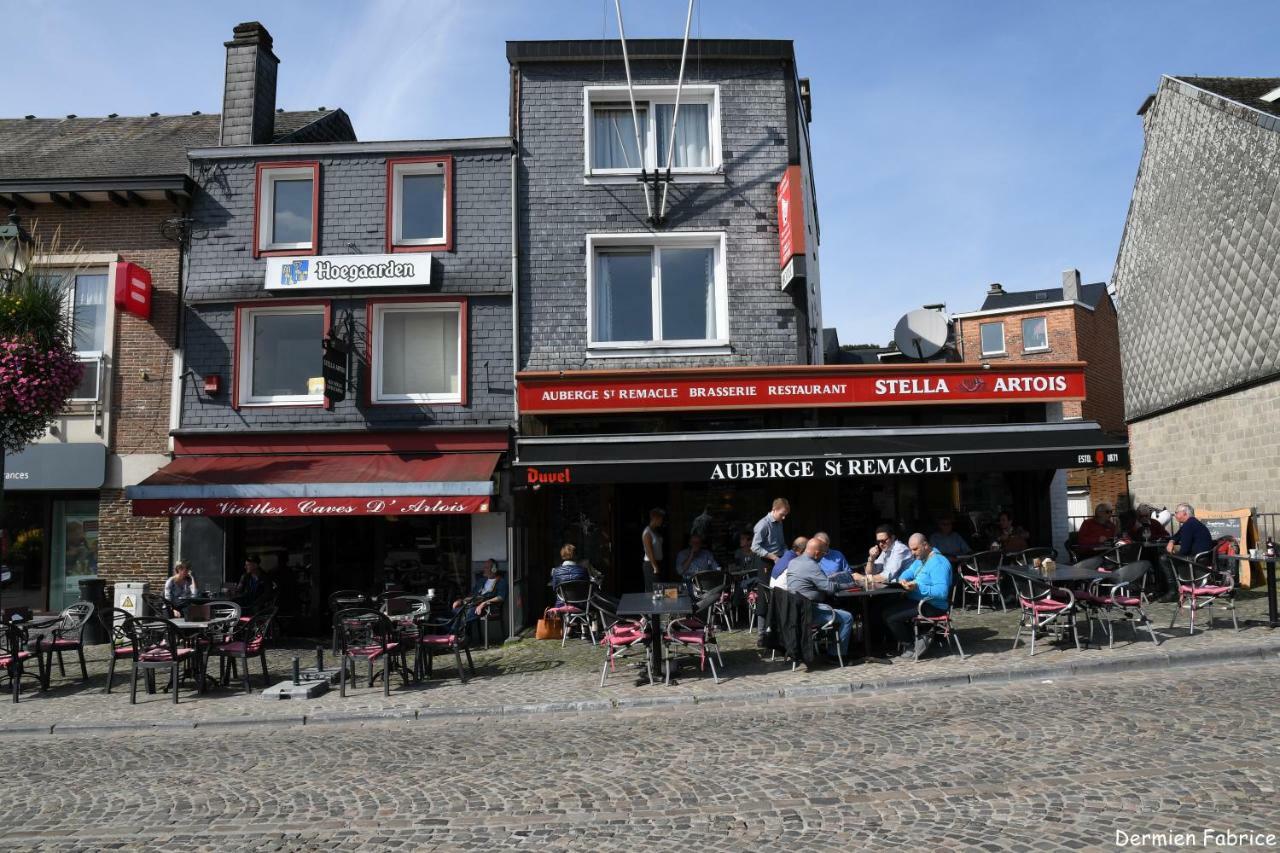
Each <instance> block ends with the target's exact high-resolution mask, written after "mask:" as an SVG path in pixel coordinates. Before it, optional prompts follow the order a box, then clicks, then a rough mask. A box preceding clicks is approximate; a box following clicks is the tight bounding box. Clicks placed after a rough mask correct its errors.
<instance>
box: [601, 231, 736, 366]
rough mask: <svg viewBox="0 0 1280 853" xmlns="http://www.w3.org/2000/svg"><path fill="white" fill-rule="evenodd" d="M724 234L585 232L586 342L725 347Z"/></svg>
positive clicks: (635, 346)
mask: <svg viewBox="0 0 1280 853" xmlns="http://www.w3.org/2000/svg"><path fill="white" fill-rule="evenodd" d="M727 290H728V288H727V285H726V277H725V235H724V234H723V233H722V232H712V233H688V232H686V233H674V234H660V235H658V234H589V235H587V329H588V346H589V347H590V348H592V349H595V350H599V351H604V350H611V349H612V350H643V349H650V348H652V349H661V350H667V349H671V348H693V349H698V348H708V347H727V346H728V344H729V298H728V293H727Z"/></svg>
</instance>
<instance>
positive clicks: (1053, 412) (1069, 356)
mask: <svg viewBox="0 0 1280 853" xmlns="http://www.w3.org/2000/svg"><path fill="white" fill-rule="evenodd" d="M954 319H955V321H956V324H957V328H956V338H957V350H958V352H959V355H960V358H961V359H962V360H964V361H968V362H980V363H986V364H998V363H1004V362H1026V363H1036V362H1054V361H1080V362H1084V363H1085V368H1084V375H1085V383H1086V387H1087V389H1088V394H1087V396H1086V397H1085V399H1084V400H1081V401H1076V402H1064V403H1060V404H1056V405H1051V406H1049V412H1048V418H1049V419H1050V420H1063V421H1070V420H1079V419H1084V420H1087V421H1093V422H1095V423H1097V424H1098V425H1099V426H1100V427H1101V428H1102V429H1103V430H1104V431H1106V432H1107V433H1110V434H1112V435H1114V436H1116V437H1118V438H1123V436H1124V434H1125V424H1124V400H1123V395H1122V384H1121V368H1120V336H1119V331H1118V329H1117V325H1116V323H1117V320H1116V307H1115V302H1114V301H1113V300H1112V298H1111V295H1110V294H1109V293H1108V291H1107V285H1106V282H1096V283H1093V284H1082V283H1081V281H1080V272H1079V271H1078V270H1067V271H1066V272H1064V273H1063V274H1062V286H1061V287H1057V288H1045V289H1040V290H1026V291H1017V292H1008V291H1005V290H1004V288H1003V287H1001V286H1000V285H999V284H993V285H991V289H990V290H989V291H988V293H987V296H986V299H985V301H984V302H983V303H982V307H981V308H980V309H978V310H977V311H971V312H965V313H961V314H956V315H955V317H954ZM1052 489H1053V496H1052V498H1051V500H1053V502H1054V505H1055V508H1060V510H1061V511H1060V515H1061V516H1062V518H1061V520H1060V521H1058V520H1057V518H1055V522H1056V523H1057V528H1056V529H1055V533H1054V541H1055V542H1059V543H1060V542H1062V541H1063V540H1064V539H1065V538H1066V532H1067V527H1066V523H1067V519H1071V524H1070V527H1071V529H1074V528H1075V527H1078V526H1079V521H1080V520H1081V519H1082V518H1083V517H1085V516H1089V515H1092V513H1093V510H1094V508H1095V507H1096V506H1097V505H1098V504H1100V503H1106V504H1109V505H1110V506H1112V507H1113V508H1116V510H1117V512H1119V511H1120V510H1122V509H1126V508H1128V493H1129V488H1128V471H1127V470H1126V469H1125V468H1124V467H1118V466H1095V467H1090V468H1072V469H1069V470H1067V471H1066V472H1064V474H1063V475H1062V476H1059V477H1057V478H1056V479H1055V481H1054V484H1053V487H1052ZM1058 514H1059V512H1058V510H1057V509H1055V516H1057V515H1058Z"/></svg>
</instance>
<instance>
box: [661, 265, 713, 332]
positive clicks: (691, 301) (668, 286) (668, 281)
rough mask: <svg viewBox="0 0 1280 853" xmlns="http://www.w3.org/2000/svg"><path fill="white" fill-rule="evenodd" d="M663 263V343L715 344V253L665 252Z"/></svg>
mask: <svg viewBox="0 0 1280 853" xmlns="http://www.w3.org/2000/svg"><path fill="white" fill-rule="evenodd" d="M660 263H661V268H662V339H663V340H668V341H690V340H715V339H716V338H717V337H718V335H717V329H716V285H715V251H714V250H713V249H663V250H662V259H661V262H660Z"/></svg>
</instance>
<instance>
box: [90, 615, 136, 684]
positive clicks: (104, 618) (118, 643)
mask: <svg viewBox="0 0 1280 853" xmlns="http://www.w3.org/2000/svg"><path fill="white" fill-rule="evenodd" d="M132 618H133V614H132V613H130V612H129V611H128V610H121V609H120V608H119V607H109V608H107V609H106V610H102V611H99V613H98V621H99V622H101V623H102V627H103V630H105V631H106V633H107V636H108V637H109V638H110V643H111V652H110V654H111V658H110V660H109V661H108V663H107V689H106V690H105V691H103V692H105V693H110V692H111V683H112V682H113V681H114V680H115V677H116V661H119V660H128V661H132V660H133V635H132V634H131V633H130V632H128V631H126V630H125V622H127V621H128V620H130V619H132Z"/></svg>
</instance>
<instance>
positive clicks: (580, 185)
mask: <svg viewBox="0 0 1280 853" xmlns="http://www.w3.org/2000/svg"><path fill="white" fill-rule="evenodd" d="M519 72H520V73H519V76H518V82H517V85H518V98H519V103H518V109H519V123H520V144H521V152H520V155H521V158H520V174H519V183H520V195H519V207H520V213H519V217H520V246H521V265H520V332H521V343H520V365H519V366H520V368H521V369H523V370H549V369H558V370H559V369H562V370H582V369H615V368H628V367H648V368H655V367H678V366H680V367H683V366H717V367H721V366H723V367H727V366H735V365H747V364H762V365H769V364H795V363H804V362H805V361H807V356H806V353H805V339H804V336H803V335H802V334H801V332H800V324H803V323H805V322H806V321H807V315H808V307H807V305H805V304H804V301H803V292H801V296H800V297H799V298H800V300H801V302H800V305H799V306H798V305H797V304H796V301H795V300H794V299H793V297H792V296H791V295H789V294H788V293H784V292H782V291H781V290H780V287H779V274H778V225H777V203H776V199H775V189H776V187H777V183H778V181H779V180H780V179H781V177H782V174H783V171H784V170H785V168H786V166H787V100H786V89H787V86H788V85H794V84H793V83H792V82H791V81H790V80H789V77H788V75H789V74H790V71H789V70H788V69H786V68H784V66H783V64H782V63H780V62H755V63H752V62H743V61H732V62H731V61H715V62H711V61H704V62H700V63H697V64H696V65H695V63H693V62H692V61H691V62H690V67H689V69H688V70H687V71H686V81H687V82H688V83H718V84H719V85H720V113H721V115H720V123H721V146H722V150H723V152H724V161H725V181H724V183H710V184H707V183H701V184H675V185H673V186H672V187H671V191H670V196H669V201H668V213H667V216H668V222H667V224H666V225H665V226H664V227H663V228H661V229H654V228H651V227H650V226H649V224H648V223H647V222H646V221H645V205H644V198H643V196H642V194H641V190H640V187H639V184H638V183H637V184H636V185H630V184H626V185H608V186H586V185H584V181H583V144H584V138H583V137H584V134H583V97H584V92H583V87H584V86H587V85H592V84H614V85H616V84H620V83H625V82H626V78H625V76H624V74H623V69H622V64H621V63H620V62H607V63H603V64H602V63H601V62H599V61H595V62H582V63H572V62H565V63H529V64H524V65H521V66H519ZM677 72H678V63H677V62H672V63H667V62H657V61H644V62H635V63H633V64H632V77H633V80H634V82H635V84H636V85H645V84H657V85H662V84H668V85H669V84H674V82H675V80H676V76H677ZM673 231H676V232H678V231H723V232H725V233H726V240H727V247H726V260H727V273H728V275H727V278H728V297H729V340H730V346H731V349H732V353H731V354H730V355H717V356H698V357H661V358H655V357H644V358H631V359H619V358H609V359H588V358H587V355H586V350H587V314H586V263H587V258H586V235H587V234H588V233H597V232H635V233H641V234H643V233H648V232H673ZM797 289H798V290H799V288H797Z"/></svg>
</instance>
